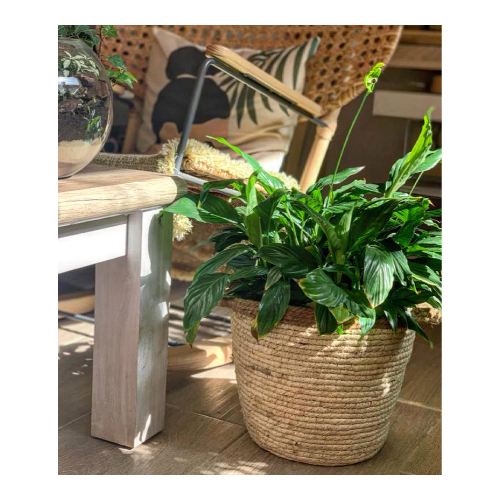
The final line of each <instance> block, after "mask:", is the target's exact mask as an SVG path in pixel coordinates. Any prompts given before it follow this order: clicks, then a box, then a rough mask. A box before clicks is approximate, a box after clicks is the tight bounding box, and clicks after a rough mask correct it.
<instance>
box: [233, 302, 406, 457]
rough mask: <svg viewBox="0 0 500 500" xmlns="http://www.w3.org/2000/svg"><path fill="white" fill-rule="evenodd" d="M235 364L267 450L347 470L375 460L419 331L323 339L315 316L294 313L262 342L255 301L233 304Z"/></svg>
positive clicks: (256, 435) (250, 424)
mask: <svg viewBox="0 0 500 500" xmlns="http://www.w3.org/2000/svg"><path fill="white" fill-rule="evenodd" d="M229 304H230V305H231V307H232V309H233V315H232V318H231V331H232V336H233V358H234V361H235V366H236V379H237V381H238V394H239V398H240V403H241V408H242V412H243V417H244V419H245V424H246V426H247V429H248V432H249V434H250V436H251V437H252V439H253V440H254V441H255V442H256V443H257V444H258V445H259V446H260V447H261V448H264V449H265V450H267V451H269V452H271V453H274V454H275V455H278V456H280V457H283V458H286V459H288V460H294V461H297V462H303V463H308V464H312V465H323V466H342V465H350V464H354V463H358V462H362V461H364V460H368V459H369V458H371V457H373V456H374V455H376V454H377V453H378V452H379V451H380V449H381V448H382V446H383V445H384V443H385V441H386V439H387V435H388V432H389V425H390V418H391V415H392V412H393V410H394V407H395V405H396V401H397V398H398V396H399V392H400V390H401V385H402V382H403V377H404V373H405V369H406V365H407V363H408V360H409V358H410V355H411V351H412V348H413V341H414V339H415V332H413V331H410V330H408V331H405V330H403V329H400V330H399V331H398V332H397V334H396V335H394V334H393V333H392V330H390V329H389V328H388V325H387V324H385V323H384V322H380V323H378V324H376V325H375V328H374V329H373V330H372V331H371V332H370V333H368V334H367V335H366V336H365V337H364V338H361V332H360V330H359V325H357V324H356V323H354V324H353V325H352V326H351V327H349V329H347V330H346V332H345V334H344V335H330V336H319V335H318V333H317V330H316V327H315V326H314V325H315V322H314V311H313V310H312V309H308V308H299V307H289V308H288V310H287V312H286V314H285V316H284V318H283V320H282V321H281V323H279V325H278V326H277V327H276V328H275V329H274V330H273V331H272V332H271V333H270V334H269V335H268V336H267V337H266V338H264V339H261V340H259V342H257V341H256V340H255V339H254V338H253V337H252V335H251V332H250V328H251V323H252V321H253V318H254V316H255V314H256V312H257V307H258V303H256V302H251V301H243V300H234V301H230V302H229V301H228V302H227V304H226V305H229Z"/></svg>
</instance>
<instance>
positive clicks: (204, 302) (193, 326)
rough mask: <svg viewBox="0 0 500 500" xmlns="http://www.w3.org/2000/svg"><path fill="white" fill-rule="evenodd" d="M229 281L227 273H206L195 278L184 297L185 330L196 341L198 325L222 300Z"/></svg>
mask: <svg viewBox="0 0 500 500" xmlns="http://www.w3.org/2000/svg"><path fill="white" fill-rule="evenodd" d="M228 281H229V275H228V274H225V273H216V274H205V275H202V276H200V277H198V278H197V279H195V280H194V281H193V282H192V283H191V285H190V287H189V288H188V290H187V292H186V297H185V298H184V318H183V324H184V331H186V332H187V333H188V335H189V338H190V339H192V340H191V342H190V343H192V342H193V341H194V338H195V336H196V330H197V325H198V324H199V323H200V321H201V320H202V319H203V318H204V317H205V316H207V315H209V314H210V313H211V312H212V310H213V309H214V307H215V306H216V305H217V304H218V303H219V302H220V301H221V300H222V297H223V295H224V289H225V287H226V285H227V283H228Z"/></svg>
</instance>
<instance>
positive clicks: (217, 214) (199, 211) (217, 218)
mask: <svg viewBox="0 0 500 500" xmlns="http://www.w3.org/2000/svg"><path fill="white" fill-rule="evenodd" d="M199 201H200V195H199V194H187V195H185V196H183V197H182V198H180V199H178V200H177V201H175V202H174V203H172V205H170V206H168V207H164V208H163V211H164V212H170V213H173V214H181V215H185V216H187V217H191V218H192V219H195V220H197V221H200V222H210V223H212V224H224V223H227V222H230V223H233V224H238V223H239V222H240V217H239V215H238V212H237V211H236V210H235V208H234V207H233V206H232V205H230V204H229V203H228V202H227V201H225V200H223V199H222V198H219V197H217V196H214V195H212V194H209V195H207V197H206V199H205V201H204V202H203V206H202V207H199V206H198V205H199Z"/></svg>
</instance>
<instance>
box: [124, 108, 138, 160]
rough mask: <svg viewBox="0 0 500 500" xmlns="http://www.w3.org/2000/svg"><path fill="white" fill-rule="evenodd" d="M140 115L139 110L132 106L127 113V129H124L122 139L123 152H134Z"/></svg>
mask: <svg viewBox="0 0 500 500" xmlns="http://www.w3.org/2000/svg"><path fill="white" fill-rule="evenodd" d="M141 121H142V120H141V115H140V114H139V111H138V110H137V109H136V108H135V107H134V106H132V108H130V112H129V115H128V123H127V130H126V131H125V138H124V139H123V147H122V153H123V154H131V153H134V152H135V145H136V142H137V135H138V134H139V128H140V127H141Z"/></svg>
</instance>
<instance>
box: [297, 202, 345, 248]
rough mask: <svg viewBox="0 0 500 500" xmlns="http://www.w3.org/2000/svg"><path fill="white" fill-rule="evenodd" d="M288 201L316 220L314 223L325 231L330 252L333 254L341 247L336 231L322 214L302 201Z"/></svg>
mask: <svg viewBox="0 0 500 500" xmlns="http://www.w3.org/2000/svg"><path fill="white" fill-rule="evenodd" d="M290 203H291V204H293V205H295V206H297V207H299V208H300V209H302V210H304V211H305V212H307V213H309V215H310V216H311V217H312V219H313V220H314V222H316V224H318V226H319V227H320V228H321V229H322V231H323V232H324V233H325V235H326V239H327V241H328V248H329V249H330V252H331V254H332V255H335V252H336V251H337V250H340V249H341V248H342V242H341V240H340V238H339V236H338V234H337V231H336V230H335V227H333V226H332V225H331V224H330V222H328V221H327V220H326V219H325V218H324V217H323V216H321V215H320V214H318V213H316V212H315V211H314V210H313V209H312V208H310V207H308V206H307V205H305V204H304V203H302V202H300V201H293V200H292V201H290Z"/></svg>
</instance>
